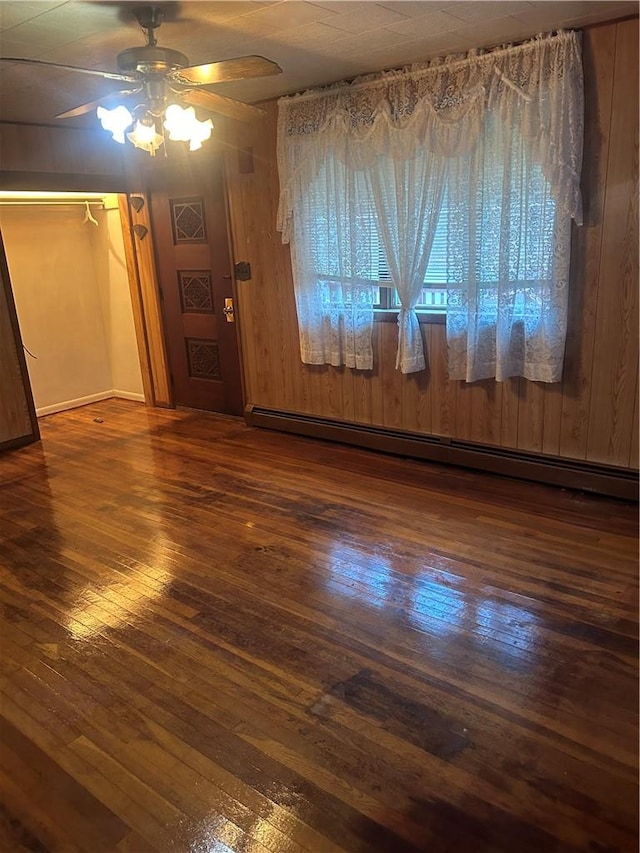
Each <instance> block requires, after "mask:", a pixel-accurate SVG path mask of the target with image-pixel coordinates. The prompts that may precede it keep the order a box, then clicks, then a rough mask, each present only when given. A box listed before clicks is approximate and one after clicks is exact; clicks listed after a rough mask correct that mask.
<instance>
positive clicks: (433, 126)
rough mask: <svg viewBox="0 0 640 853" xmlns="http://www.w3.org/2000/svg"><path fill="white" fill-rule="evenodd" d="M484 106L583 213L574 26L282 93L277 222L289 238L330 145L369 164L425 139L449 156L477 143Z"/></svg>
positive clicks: (349, 160) (562, 204) (409, 151)
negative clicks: (294, 218)
mask: <svg viewBox="0 0 640 853" xmlns="http://www.w3.org/2000/svg"><path fill="white" fill-rule="evenodd" d="M487 111H492V112H494V113H497V114H498V116H499V117H500V118H501V119H502V120H503V121H504V124H505V126H506V127H509V128H513V129H517V131H518V132H519V133H520V134H521V135H522V137H523V138H524V139H525V140H526V142H527V145H528V146H529V150H530V153H531V157H532V159H533V160H534V161H535V162H537V163H539V164H540V166H541V168H542V171H543V173H544V175H545V177H546V179H547V180H548V181H549V184H550V186H551V191H552V193H553V196H554V199H555V201H556V204H557V205H558V208H559V210H561V211H563V212H564V213H566V214H567V215H569V216H571V217H573V218H574V219H575V221H576V222H577V223H578V224H581V222H582V203H581V196H580V172H581V168H582V142H583V122H584V119H583V113H584V105H583V82H582V59H581V50H580V38H579V36H578V34H577V33H575V32H560V33H558V34H556V35H553V36H544V37H538V38H536V39H533V40H532V41H529V42H527V43H525V44H522V45H518V46H516V47H506V48H499V49H496V50H492V51H488V52H481V51H472V52H470V53H469V54H468V55H466V56H464V57H462V58H461V57H459V56H453V57H447V58H446V59H438V60H435V61H433V62H430V63H428V64H425V65H423V66H420V67H416V66H413V67H412V68H410V69H404V70H400V71H391V72H383V73H382V74H376V75H369V76H367V77H362V78H359V79H358V80H356V81H354V82H353V83H350V84H349V83H341V84H338V85H335V86H331V87H329V88H326V89H320V90H312V91H310V92H305V93H304V94H301V95H294V96H292V97H287V98H281V99H280V101H279V119H278V168H279V175H280V206H279V210H278V229H279V230H280V231H282V239H283V242H288V241H289V237H290V232H291V218H292V215H293V211H294V209H295V207H296V205H297V203H298V202H299V201H300V199H301V197H302V196H303V195H304V193H305V192H306V190H307V189H308V187H309V185H310V184H311V182H312V181H313V180H314V178H315V177H316V176H317V175H318V173H319V170H320V168H321V166H322V163H323V162H324V161H325V159H326V157H327V155H328V154H331V156H333V157H336V158H337V159H339V160H340V161H341V162H343V163H344V165H345V166H346V167H347V168H348V169H352V170H362V169H366V168H368V167H369V166H371V165H372V163H374V162H375V160H376V158H377V157H378V156H379V155H381V154H384V155H386V156H391V157H393V158H394V159H397V160H407V159H412V158H414V157H415V155H416V151H417V150H418V148H426V149H427V150H428V151H431V152H434V153H435V154H438V155H440V156H444V157H459V156H461V155H464V154H465V153H466V152H468V151H470V150H472V149H473V147H474V146H475V145H476V143H477V141H478V139H479V138H480V137H481V135H482V131H483V126H484V119H485V116H486V113H487Z"/></svg>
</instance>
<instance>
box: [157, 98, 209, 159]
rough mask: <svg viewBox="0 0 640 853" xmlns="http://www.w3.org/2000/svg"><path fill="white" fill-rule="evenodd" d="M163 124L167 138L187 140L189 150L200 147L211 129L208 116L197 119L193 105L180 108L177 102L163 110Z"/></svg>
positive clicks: (207, 137) (180, 140) (175, 140)
mask: <svg viewBox="0 0 640 853" xmlns="http://www.w3.org/2000/svg"><path fill="white" fill-rule="evenodd" d="M164 126H165V128H166V129H167V130H168V131H169V139H171V140H172V141H173V142H188V143H189V148H190V150H191V151H195V150H196V149H198V148H201V147H202V143H203V142H204V140H205V139H209V137H210V136H211V131H212V130H213V122H212V121H211V119H210V118H209V119H207V120H206V121H198V119H197V118H196V112H195V110H194V109H193V107H185V108H182V107H179V106H178V105H177V104H170V105H169V106H168V107H167V109H166V110H165V121H164Z"/></svg>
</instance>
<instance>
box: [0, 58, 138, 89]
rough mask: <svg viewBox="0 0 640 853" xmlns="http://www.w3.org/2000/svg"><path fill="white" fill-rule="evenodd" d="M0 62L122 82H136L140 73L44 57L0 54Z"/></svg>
mask: <svg viewBox="0 0 640 853" xmlns="http://www.w3.org/2000/svg"><path fill="white" fill-rule="evenodd" d="M0 62H21V63H24V64H25V65H41V66H44V67H48V68H58V69H59V70H61V71H77V72H79V73H80V74H90V75H91V76H92V77H102V78H103V79H105V80H120V81H121V82H123V83H137V82H138V80H140V78H141V76H142V75H141V74H139V73H137V72H136V73H135V74H120V73H118V72H116V71H100V70H98V69H97V68H78V66H77V65H59V64H58V63H57V62H46V61H45V60H44V59H22V58H20V57H17V56H0Z"/></svg>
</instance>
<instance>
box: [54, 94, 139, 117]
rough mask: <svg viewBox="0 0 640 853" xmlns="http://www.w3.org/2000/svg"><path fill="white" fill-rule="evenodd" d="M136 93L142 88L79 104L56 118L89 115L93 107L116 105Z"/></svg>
mask: <svg viewBox="0 0 640 853" xmlns="http://www.w3.org/2000/svg"><path fill="white" fill-rule="evenodd" d="M138 92H142V86H140V87H138V88H137V89H125V90H124V91H122V92H112V93H111V94H110V95H104V96H103V97H102V98H97V99H96V100H95V101H87V103H86V104H80V106H79V107H74V108H73V109H71V110H67V111H66V112H64V113H60V114H59V115H57V116H56V118H75V117H76V116H82V115H84V114H85V113H90V112H91V110H93V109H94V108H95V107H100V106H108V105H109V104H117V103H118V101H119V100H120V99H121V98H125V97H126V96H127V95H135V94H137V93H138Z"/></svg>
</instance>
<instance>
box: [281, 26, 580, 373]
mask: <svg viewBox="0 0 640 853" xmlns="http://www.w3.org/2000/svg"><path fill="white" fill-rule="evenodd" d="M582 137H583V84H582V65H581V53H580V44H579V38H578V36H577V35H576V34H575V33H558V34H557V35H555V36H549V37H547V38H543V39H536V40H533V41H531V42H529V43H526V44H524V45H520V46H518V47H517V48H513V47H509V49H508V50H504V49H497V50H495V51H488V52H481V54H479V55H475V54H474V55H473V56H470V57H468V59H465V60H460V61H459V62H456V63H452V64H451V63H446V62H445V63H441V64H436V63H434V64H431V65H425V67H424V68H422V67H421V68H417V69H415V70H411V71H409V72H404V71H399V72H397V73H393V74H385V75H380V76H379V77H375V78H367V79H366V80H363V81H357V82H356V83H355V84H353V85H339V86H335V87H329V88H327V89H326V90H324V89H323V90H318V91H315V92H310V93H305V94H303V95H299V96H294V97H293V98H291V99H282V100H281V102H280V104H279V124H278V168H279V178H280V187H281V195H280V205H279V209H278V228H279V230H281V231H282V234H283V241H284V242H289V241H291V244H292V266H293V274H294V287H295V296H296V306H297V309H298V329H299V335H300V353H301V357H302V360H303V361H304V362H306V363H310V364H332V365H342V364H346V365H347V366H354V365H355V366H356V367H359V368H360V369H369V367H368V365H371V364H372V363H373V358H372V352H373V348H372V346H371V343H370V341H371V339H372V336H373V320H374V308H375V307H380V308H387V309H396V308H399V311H398V348H397V353H396V368H397V369H399V370H401V371H402V372H403V373H412V372H414V371H418V370H423V369H425V367H427V364H426V360H425V357H424V345H423V330H421V329H420V326H419V322H418V317H417V316H416V315H417V311H416V309H417V310H418V311H419V310H422V311H439V312H440V313H442V314H444V313H446V318H447V323H446V338H447V351H448V370H449V378H450V379H452V380H455V379H462V380H465V381H467V382H474V381H476V380H479V379H486V378H489V377H494V378H495V379H496V380H497V381H503V380H504V379H506V378H508V377H510V376H523V377H525V378H526V379H529V380H532V381H542V382H558V381H559V379H560V378H561V376H562V365H563V358H564V342H565V337H566V325H567V292H568V280H569V256H570V246H571V219H572V218H573V219H574V220H575V221H576V223H578V224H580V223H581V215H582V207H581V199H580V172H581V165H582ZM383 249H384V251H383ZM390 271H393V282H392V280H391V278H392V277H391V275H390Z"/></svg>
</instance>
